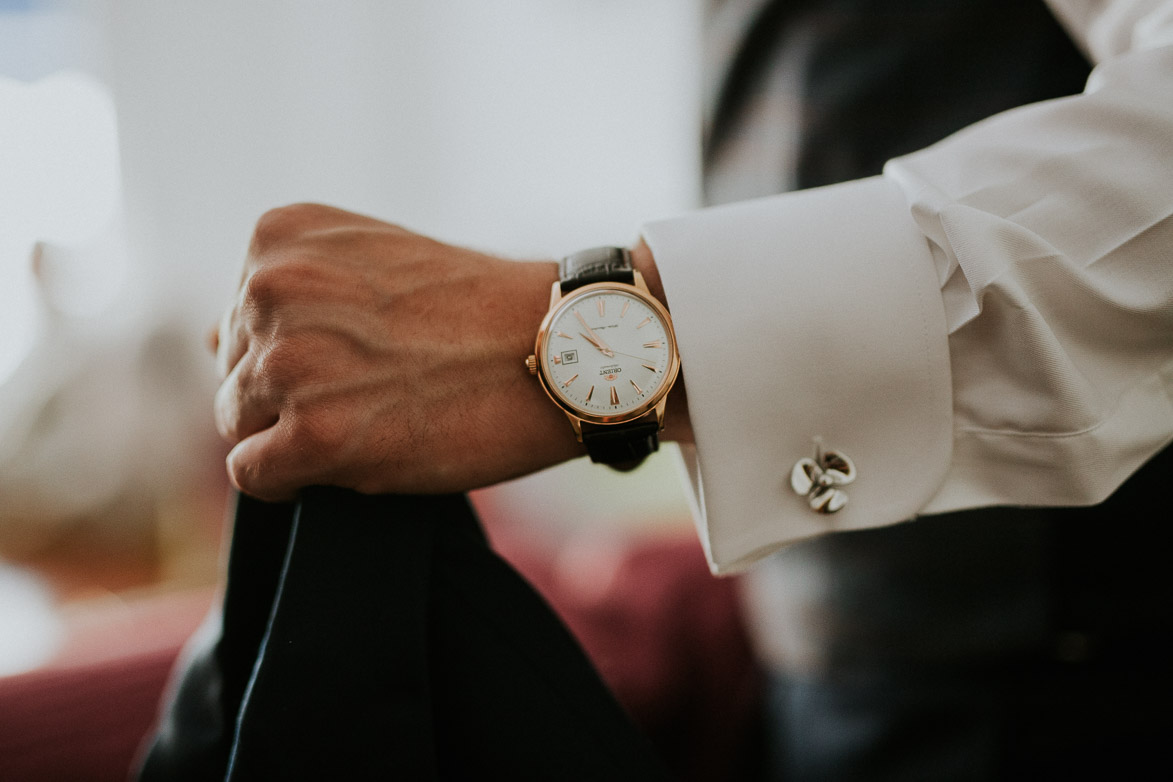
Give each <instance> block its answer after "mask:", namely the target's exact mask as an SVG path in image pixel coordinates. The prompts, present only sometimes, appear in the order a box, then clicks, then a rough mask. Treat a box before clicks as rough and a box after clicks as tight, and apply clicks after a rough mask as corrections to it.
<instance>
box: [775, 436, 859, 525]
mask: <svg viewBox="0 0 1173 782" xmlns="http://www.w3.org/2000/svg"><path fill="white" fill-rule="evenodd" d="M854 480H855V465H854V464H853V463H852V461H851V459H849V458H847V454H845V453H843V452H841V451H830V450H829V451H824V450H823V443H822V441H821V440H819V439H817V438H816V439H815V458H813V459H810V458H802V459H799V460H798V462H797V463H796V464H795V465H794V468H793V469H792V470H791V471H790V488H792V489H794V492H795V493H796V494H798V495H801V496H803V497H806V499H807V502H809V503H810V506H811V510H814V511H817V512H818V513H834V512H835V511H837V510H839V509H840V508H842V507H843V506H844V505H846V504H847V492H845V491H843V490H842V489H841V488H839V487H840V486H846V485H847V484H849V483H851V482H852V481H854Z"/></svg>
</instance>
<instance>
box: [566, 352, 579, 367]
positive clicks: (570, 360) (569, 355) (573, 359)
mask: <svg viewBox="0 0 1173 782" xmlns="http://www.w3.org/2000/svg"><path fill="white" fill-rule="evenodd" d="M562 363H563V364H577V363H578V351H577V350H564V351H562Z"/></svg>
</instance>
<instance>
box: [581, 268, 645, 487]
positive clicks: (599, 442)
mask: <svg viewBox="0 0 1173 782" xmlns="http://www.w3.org/2000/svg"><path fill="white" fill-rule="evenodd" d="M558 276H559V279H561V281H562V295H563V296H565V295H566V294H568V293H570V292H571V291H572V290H575V289H576V288H581V287H582V286H583V285H589V284H591V283H593V282H619V283H625V284H627V285H634V284H635V269H634V267H632V265H631V252H630V251H628V250H627V249H625V248H623V247H594V248H592V249H590V250H583V251H581V252H577V253H574V254H573V255H568V256H566V257H565V258H563V259H562V261H561V262H560V263H559V264H558ZM582 442H583V445H585V446H586V449H587V453H589V454H590V456H591V461H592V462H598V463H600V464H607V465H610V466H611V467H614V468H615V469H617V470H630V469H633V468H635V467H638V466H639V464H640V463H641V462H643V460H644V459H645V458H647V456H648V455H649V454H652V453H655V452H656V451H657V450H659V448H660V422H659V421H658V420H657V418H656V415H655V413H649V414H648V415H646V416H644V417H642V418H639V419H637V420H635V421H630V422H628V423H625V424H613V425H609V426H604V425H594V424H589V423H583V425H582Z"/></svg>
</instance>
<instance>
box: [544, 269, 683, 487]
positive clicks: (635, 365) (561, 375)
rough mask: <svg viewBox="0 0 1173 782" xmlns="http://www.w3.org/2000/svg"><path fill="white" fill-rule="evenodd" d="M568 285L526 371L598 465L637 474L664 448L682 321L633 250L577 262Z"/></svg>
mask: <svg viewBox="0 0 1173 782" xmlns="http://www.w3.org/2000/svg"><path fill="white" fill-rule="evenodd" d="M559 278H560V279H559V281H558V282H556V283H554V287H553V289H552V290H551V292H550V311H549V312H547V313H546V317H545V318H544V319H543V320H542V324H541V326H540V327H539V328H538V337H537V341H536V343H535V345H534V354H533V355H532V356H530V357H529V358H527V359H526V366H527V367H528V368H529V371H530V374H534V375H537V376H538V381H539V382H540V383H541V386H542V388H543V389H544V390H545V392H546V394H547V395H549V397H550V399H552V400H553V401H554V404H556V405H558V407H559V408H561V409H562V411H563V412H564V413H566V417H567V418H569V419H570V425H571V427H572V428H573V430H574V434H575V436H576V437H577V438H578V440H579V442H581V443H583V444H584V445H585V446H586V449H587V453H589V454H590V457H591V460H592V461H595V462H600V463H603V464H609V465H611V466H612V467H615V468H617V469H621V470H623V469H631V468H633V467H635V466H637V465H638V464H639V463H640V462H642V461H643V460H644V458H646V457H647V456H648V454H651V453H653V452H654V451H656V450H657V449H658V448H659V445H660V430H661V429H663V428H664V408H665V406H666V404H667V399H668V392H669V391H670V390H671V388H672V384H673V383H674V382H676V376H677V374H679V372H680V358H679V356H678V355H677V352H676V334H675V332H674V331H673V330H672V318H671V317H670V316H669V315H668V310H667V309H665V308H664V305H663V304H661V303H660V302H659V301H657V300H656V298H655V297H654V296H652V294H651V293H650V292H649V290H648V286H647V284H646V283H644V280H643V277H642V276H641V275H640V273H639V272H638V271H636V270H635V269H634V268H633V267H632V265H631V253H630V252H629V251H627V250H626V249H624V248H621V247H597V248H594V249H591V250H583V251H582V252H578V253H575V254H573V255H570V256H567V257H566V258H563V259H562V261H561V263H560V264H559Z"/></svg>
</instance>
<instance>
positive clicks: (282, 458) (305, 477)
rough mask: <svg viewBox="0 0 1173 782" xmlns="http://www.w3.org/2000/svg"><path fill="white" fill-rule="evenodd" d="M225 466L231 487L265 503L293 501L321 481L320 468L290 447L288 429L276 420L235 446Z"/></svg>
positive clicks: (303, 454)
mask: <svg viewBox="0 0 1173 782" xmlns="http://www.w3.org/2000/svg"><path fill="white" fill-rule="evenodd" d="M225 466H226V468H227V470H228V479H229V480H230V481H232V485H233V486H235V487H236V488H237V489H239V490H240V491H242V492H244V493H245V494H248V495H250V496H252V497H256V498H257V499H261V500H265V501H266V502H285V501H287V500H291V499H294V498H295V497H296V496H297V493H298V491H300V490H301V489H303V488H305V487H306V486H313V485H316V484H319V483H324V482H325V481H324V480H323V479H322V476H321V473H320V466H319V465H318V464H317V463H315V462H310V461H308V460H307V459H306V456H305V453H304V452H301V451H299V450H298V449H296V448H293V447H290V436H289V426H288V424H286V423H284V422H283V421H280V420H278V421H277V422H276V423H275V424H274V425H273V426H270V427H268V428H267V429H264V430H262V431H259V432H257V433H255V434H253V435H250V436H249V437H246V438H245V439H244V440H241V441H240V442H239V443H237V444H236V446H235V447H234V448H233V449H232V450H231V451H230V452H229V453H228V457H227V459H226V460H225Z"/></svg>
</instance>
